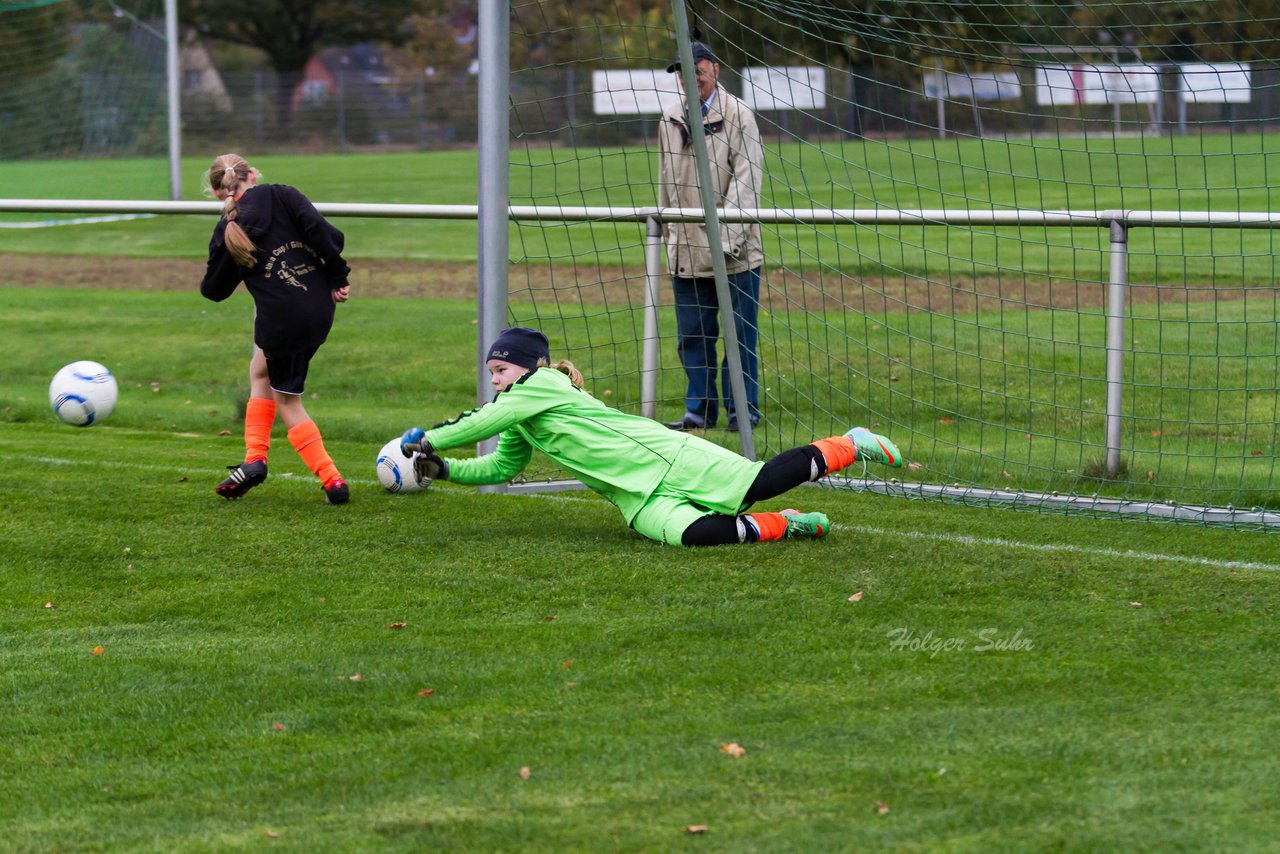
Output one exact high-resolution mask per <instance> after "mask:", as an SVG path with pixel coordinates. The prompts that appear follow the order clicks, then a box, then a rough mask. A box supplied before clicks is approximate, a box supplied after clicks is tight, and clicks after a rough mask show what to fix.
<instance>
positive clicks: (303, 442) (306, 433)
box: [289, 419, 340, 489]
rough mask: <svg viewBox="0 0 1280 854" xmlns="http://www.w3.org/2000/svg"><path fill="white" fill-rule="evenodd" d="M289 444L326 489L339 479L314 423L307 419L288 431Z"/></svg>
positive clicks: (336, 469) (335, 467) (318, 429)
mask: <svg viewBox="0 0 1280 854" xmlns="http://www.w3.org/2000/svg"><path fill="white" fill-rule="evenodd" d="M289 443H290V444H292V445H293V448H294V450H296V451H297V452H298V456H300V457H302V461H303V462H304V463H306V464H307V468H309V469H311V471H313V472H315V475H316V477H318V478H320V483H321V484H322V485H323V486H324V487H325V488H326V489H328V488H329V484H331V483H333V482H334V481H335V480H337V479H338V478H339V477H340V475H339V474H338V467H337V466H335V465H334V464H333V459H332V458H331V457H330V456H329V454H328V452H327V451H325V449H324V440H323V439H321V438H320V428H319V427H317V426H316V422H314V421H312V420H310V419H308V420H306V421H303V422H302V423H301V424H298V425H296V426H294V427H292V428H291V429H290V430H289Z"/></svg>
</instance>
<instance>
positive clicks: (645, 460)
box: [426, 368, 764, 524]
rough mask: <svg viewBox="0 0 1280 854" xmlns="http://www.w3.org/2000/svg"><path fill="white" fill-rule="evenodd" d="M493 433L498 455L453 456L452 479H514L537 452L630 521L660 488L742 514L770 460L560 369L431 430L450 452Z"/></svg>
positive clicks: (435, 443) (532, 375)
mask: <svg viewBox="0 0 1280 854" xmlns="http://www.w3.org/2000/svg"><path fill="white" fill-rule="evenodd" d="M499 434H500V435H499ZM491 436H499V439H498V446H497V448H496V449H495V450H494V451H493V453H490V454H485V455H484V456H482V457H476V458H475V459H449V460H448V463H449V480H450V481H452V482H454V483H464V484H472V485H478V484H485V483H506V482H507V481H509V480H511V479H512V478H514V477H515V476H516V475H518V474H519V473H520V472H521V471H523V470H524V468H525V466H527V465H528V464H529V461H530V460H531V459H532V458H533V452H534V451H535V450H537V451H541V452H542V453H543V454H545V455H546V456H547V457H549V458H550V459H551V461H552V462H554V463H555V464H556V465H558V466H560V467H561V468H562V469H564V470H566V471H568V472H570V473H571V474H572V475H573V476H574V477H576V478H578V479H579V480H581V481H582V482H583V483H584V484H586V485H587V486H589V487H591V489H593V490H595V491H596V492H598V493H600V494H601V495H603V496H604V497H605V498H607V499H609V501H611V502H613V504H614V505H616V506H617V508H618V509H619V510H620V511H622V515H623V518H625V519H626V520H627V524H631V521H632V519H633V518H635V515H636V514H637V513H638V512H640V509H641V508H642V507H643V506H644V504H645V502H646V501H648V500H649V497H650V496H651V495H652V494H653V492H654V490H656V489H657V488H658V487H659V486H660V485H662V486H664V488H665V489H666V491H675V492H678V493H679V494H682V495H685V496H687V497H688V498H689V500H690V501H691V502H693V503H695V504H697V505H699V506H702V507H705V508H706V509H707V511H708V512H713V513H738V512H739V511H740V510H741V509H742V504H743V498H744V496H745V495H746V494H747V490H748V489H749V488H750V487H751V484H752V482H753V481H754V480H755V478H756V475H757V474H759V472H760V469H761V467H762V466H763V465H764V464H763V463H760V462H752V461H751V460H748V459H747V458H746V457H743V456H742V455H740V454H735V453H734V452H733V451H730V450H729V449H727V448H722V447H720V446H719V445H716V444H713V443H711V442H708V441H706V440H705V439H702V438H699V437H698V436H693V435H691V434H689V433H682V432H679V431H675V430H670V429H668V428H667V427H665V426H663V425H662V424H659V423H658V422H656V421H652V420H650V419H648V418H642V417H640V416H638V415H629V414H627V413H625V412H622V411H621V410H618V409H614V408H613V407H610V406H606V405H605V404H603V403H601V402H600V401H598V400H596V399H595V398H594V397H592V396H591V395H590V394H587V393H586V392H585V391H583V390H582V389H579V388H577V387H576V386H575V385H574V384H573V382H572V381H571V380H570V379H569V378H568V377H567V376H566V375H565V374H563V373H561V372H560V371H557V370H555V369H554V368H539V369H536V370H533V371H531V372H529V373H527V374H525V375H524V376H523V377H521V378H520V379H519V380H517V381H516V382H515V383H514V384H513V385H512V386H511V387H510V388H509V389H507V390H506V391H504V392H502V393H500V394H499V395H498V396H497V397H496V398H495V399H494V400H493V401H491V402H489V403H486V404H485V405H484V406H481V407H480V408H478V409H473V410H471V411H470V412H466V413H463V414H462V415H460V416H458V417H457V418H455V419H454V420H452V421H447V422H445V423H443V424H438V425H436V426H435V427H433V428H431V429H430V430H428V431H427V433H426V440H427V441H428V442H430V443H431V445H432V447H434V448H435V449H436V450H438V451H443V450H447V449H449V448H457V447H460V446H464V445H472V444H475V443H476V442H479V441H481V440H483V439H488V438H489V437H491Z"/></svg>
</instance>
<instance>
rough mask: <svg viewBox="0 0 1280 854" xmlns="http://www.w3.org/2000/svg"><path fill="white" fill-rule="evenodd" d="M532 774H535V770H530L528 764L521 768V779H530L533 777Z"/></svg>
mask: <svg viewBox="0 0 1280 854" xmlns="http://www.w3.org/2000/svg"><path fill="white" fill-rule="evenodd" d="M532 776H533V771H531V770H529V766H528V765H525V766H523V767H521V769H520V779H521V780H528V779H529V778H530V777H532Z"/></svg>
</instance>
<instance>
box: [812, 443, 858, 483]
mask: <svg viewBox="0 0 1280 854" xmlns="http://www.w3.org/2000/svg"><path fill="white" fill-rule="evenodd" d="M812 445H813V446H814V447H815V448H817V449H818V450H819V451H821V452H822V459H824V460H826V463H827V474H834V473H835V472H838V471H840V469H842V468H844V467H845V466H847V465H850V464H852V463H853V462H854V461H855V460H857V459H858V448H857V446H856V445H854V444H853V440H852V439H850V438H849V437H848V436H832V437H831V438H830V439H819V440H818V441H816V442H813V443H812Z"/></svg>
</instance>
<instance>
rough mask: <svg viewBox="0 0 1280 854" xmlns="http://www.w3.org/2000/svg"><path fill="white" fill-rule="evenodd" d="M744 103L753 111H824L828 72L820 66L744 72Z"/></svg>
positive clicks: (758, 69) (753, 69)
mask: <svg viewBox="0 0 1280 854" xmlns="http://www.w3.org/2000/svg"><path fill="white" fill-rule="evenodd" d="M742 101H743V103H745V104H746V105H747V106H748V107H750V108H751V109H753V110H821V109H822V108H824V107H825V106H827V72H826V69H824V68H820V67H818V66H788V67H761V68H744V69H742Z"/></svg>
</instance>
